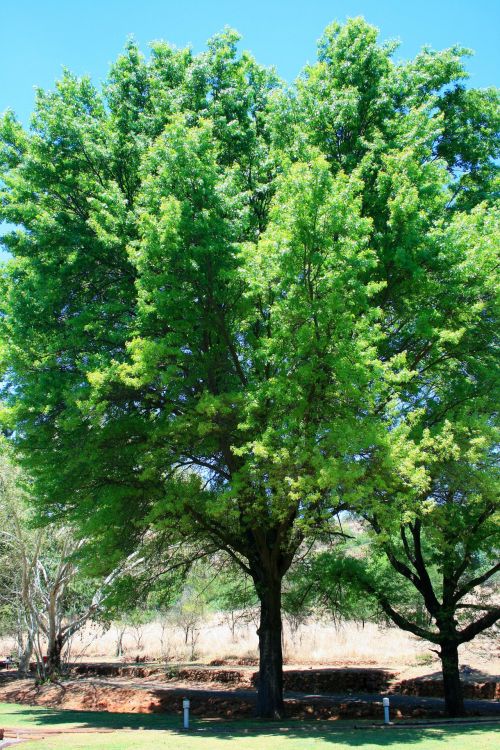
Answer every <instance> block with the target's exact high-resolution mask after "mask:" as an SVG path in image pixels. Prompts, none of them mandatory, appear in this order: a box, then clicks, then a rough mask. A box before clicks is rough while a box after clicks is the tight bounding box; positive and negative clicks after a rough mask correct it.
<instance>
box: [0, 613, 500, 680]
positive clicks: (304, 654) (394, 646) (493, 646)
mask: <svg viewBox="0 0 500 750" xmlns="http://www.w3.org/2000/svg"><path fill="white" fill-rule="evenodd" d="M122 628H123V626H121V627H119V626H117V625H116V626H115V625H112V626H111V627H108V628H103V627H102V626H100V625H97V624H94V625H90V626H88V627H87V628H85V629H84V630H83V631H81V632H80V633H78V634H77V635H76V636H75V637H74V639H73V641H72V643H71V650H70V653H69V654H67V658H69V660H71V661H79V660H85V661H112V660H115V659H117V660H123V661H127V662H130V661H134V660H135V659H136V658H139V659H140V660H141V661H142V660H145V661H150V660H162V661H169V662H173V663H179V662H193V661H196V662H201V663H210V662H212V661H229V662H239V661H241V660H244V661H248V662H249V663H251V662H252V661H256V660H257V635H256V622H255V621H250V622H248V621H247V622H239V623H237V624H236V627H235V628H234V634H233V632H232V630H231V627H230V624H229V623H228V622H227V620H226V621H225V619H224V616H223V615H222V614H214V615H211V616H210V617H207V618H205V619H204V620H203V621H198V622H197V623H195V624H194V626H193V628H192V629H190V630H189V631H188V633H187V640H186V632H185V630H183V629H182V627H181V625H180V624H173V623H172V622H151V623H149V624H147V625H141V626H137V627H134V626H132V625H129V626H127V627H126V629H125V631H124V633H123V638H122V646H123V652H122V654H121V656H119V657H117V654H116V651H117V641H118V637H119V633H120V631H121V630H122ZM498 646H499V643H498V641H497V640H495V637H494V635H493V633H491V632H490V633H489V634H488V635H483V636H482V637H480V638H477V639H476V640H475V641H474V642H473V643H471V644H466V645H464V646H462V647H461V654H460V658H461V663H462V664H463V665H467V666H469V667H472V668H474V669H478V670H481V671H482V672H486V673H488V674H498V673H499V672H500V658H499V657H500V649H499V648H498ZM13 648H14V641H13V640H12V639H10V638H3V639H2V640H1V641H0V654H6V653H8V652H9V651H11V650H13ZM431 648H432V644H429V643H427V642H424V641H422V640H420V639H418V638H416V637H414V636H412V635H410V634H409V633H405V632H404V631H402V630H399V629H398V628H395V627H381V626H378V625H374V624H372V623H366V624H365V625H364V626H363V625H362V624H360V623H356V622H343V623H340V624H338V625H334V624H332V623H331V622H330V623H329V622H322V621H318V620H314V619H310V620H308V621H306V622H305V623H303V624H301V625H300V626H299V627H298V628H297V629H294V630H292V629H291V628H290V624H289V623H287V622H286V621H285V624H284V655H285V663H286V664H289V665H292V664H293V665H307V666H319V665H325V666H327V665H332V666H377V667H384V668H390V669H397V670H398V671H400V672H401V673H402V674H403V675H404V676H411V675H413V674H422V673H425V672H432V671H436V670H437V669H439V660H438V658H437V656H436V655H435V654H434V653H433V652H432V651H431Z"/></svg>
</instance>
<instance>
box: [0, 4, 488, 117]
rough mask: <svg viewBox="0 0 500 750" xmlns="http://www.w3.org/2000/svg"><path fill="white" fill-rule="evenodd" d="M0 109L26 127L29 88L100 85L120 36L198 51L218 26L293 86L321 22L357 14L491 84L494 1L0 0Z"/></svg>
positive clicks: (408, 51) (408, 50)
mask: <svg viewBox="0 0 500 750" xmlns="http://www.w3.org/2000/svg"><path fill="white" fill-rule="evenodd" d="M0 6H1V10H0V111H3V110H5V109H6V108H7V107H11V108H13V109H14V110H15V111H16V113H17V114H18V116H19V117H20V118H21V119H22V120H23V121H24V122H27V121H28V118H29V113H30V112H31V109H32V106H33V87H34V86H42V87H44V88H46V87H51V86H52V85H53V83H54V81H55V80H56V78H58V77H59V75H60V73H61V68H62V66H67V67H69V68H70V69H71V70H73V71H74V72H75V73H78V74H82V73H89V74H90V75H91V76H92V77H93V78H94V79H95V80H101V79H102V78H104V77H105V75H106V72H107V69H108V66H109V64H110V62H111V61H112V60H113V59H114V58H115V57H116V56H117V54H118V53H119V52H120V50H121V48H122V47H123V44H124V41H125V39H126V37H127V35H129V34H133V35H134V36H135V37H136V39H137V41H138V42H139V44H140V45H141V47H142V48H143V49H146V47H147V43H148V42H149V41H151V40H153V39H166V40H167V41H170V42H173V43H174V44H176V45H177V46H184V45H186V44H189V43H191V44H192V46H193V47H194V49H195V50H196V51H198V50H201V49H203V46H204V43H205V41H206V40H207V38H208V37H210V36H211V35H212V34H214V33H215V32H217V31H219V30H220V29H222V27H223V26H224V25H225V24H228V25H230V26H233V27H234V28H236V29H238V30H239V31H240V32H241V34H242V35H243V41H242V44H243V46H244V47H245V48H246V49H249V50H250V51H251V52H252V53H253V54H254V55H255V56H256V57H257V59H258V60H259V61H260V62H262V63H263V64H266V65H272V64H274V65H275V66H276V67H277V69H278V72H279V74H280V75H281V76H283V77H284V78H286V79H287V80H293V79H294V78H295V76H296V75H297V74H298V72H299V71H300V69H301V68H302V66H303V65H304V63H305V62H307V61H312V60H313V59H314V55H315V45H316V40H317V39H318V37H319V36H320V34H321V32H322V30H323V29H324V27H325V26H326V24H327V23H329V22H330V21H332V20H334V19H337V20H344V19H345V18H347V17H349V16H355V15H363V16H364V17H365V18H366V19H367V20H368V21H369V22H370V23H373V24H375V25H376V26H378V27H379V29H380V31H381V36H382V38H384V39H388V38H394V37H398V38H400V39H401V42H402V46H401V49H400V53H399V54H400V56H402V57H410V56H412V55H414V54H415V53H416V52H417V51H418V49H420V47H422V46H423V45H424V44H430V45H431V46H433V47H435V48H441V47H446V46H449V45H451V44H453V43H455V42H459V43H460V44H463V45H464V46H467V47H472V48H473V49H475V51H476V56H475V58H473V59H472V60H471V61H470V63H469V70H470V72H471V74H472V78H471V82H470V83H471V85H475V86H490V85H494V84H496V83H498V72H499V70H500V32H499V29H500V2H499V0H476V2H473V1H472V0H417V2H408V0H406V1H405V0H329V1H327V0H301V1H300V2H298V1H297V0H246V1H245V2H238V0H232V1H230V0H211V1H210V0H205V1H204V0H176V1H174V0H0Z"/></svg>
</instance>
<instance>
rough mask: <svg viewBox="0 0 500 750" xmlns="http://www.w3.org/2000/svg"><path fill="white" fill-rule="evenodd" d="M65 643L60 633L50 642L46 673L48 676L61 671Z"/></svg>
mask: <svg viewBox="0 0 500 750" xmlns="http://www.w3.org/2000/svg"><path fill="white" fill-rule="evenodd" d="M63 645H64V644H63V638H62V636H61V635H59V634H58V635H56V637H55V638H54V640H53V641H52V642H51V643H49V644H48V650H47V665H46V674H47V676H48V677H52V676H53V675H55V674H58V673H59V672H60V671H61V652H62V649H63Z"/></svg>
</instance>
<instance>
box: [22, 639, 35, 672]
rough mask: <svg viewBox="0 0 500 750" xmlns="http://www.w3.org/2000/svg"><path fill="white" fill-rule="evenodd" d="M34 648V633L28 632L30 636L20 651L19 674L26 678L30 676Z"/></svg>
mask: <svg viewBox="0 0 500 750" xmlns="http://www.w3.org/2000/svg"><path fill="white" fill-rule="evenodd" d="M33 646H34V638H33V633H31V631H28V635H27V636H26V643H25V644H24V647H23V648H22V649H20V653H19V674H20V675H22V676H23V677H26V675H27V674H29V671H30V662H31V657H32V655H33Z"/></svg>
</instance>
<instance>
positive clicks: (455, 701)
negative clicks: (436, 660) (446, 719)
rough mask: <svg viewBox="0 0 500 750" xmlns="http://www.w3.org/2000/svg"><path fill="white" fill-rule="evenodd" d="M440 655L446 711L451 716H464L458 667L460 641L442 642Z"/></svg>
mask: <svg viewBox="0 0 500 750" xmlns="http://www.w3.org/2000/svg"><path fill="white" fill-rule="evenodd" d="M439 656H440V658H441V665H442V670H443V685H444V700H445V704H446V712H447V713H448V715H449V716H464V714H465V707H464V698H463V691H462V684H461V682H460V671H459V668H458V643H457V642H456V641H447V642H445V643H442V644H441V649H440V654H439Z"/></svg>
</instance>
